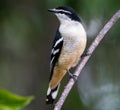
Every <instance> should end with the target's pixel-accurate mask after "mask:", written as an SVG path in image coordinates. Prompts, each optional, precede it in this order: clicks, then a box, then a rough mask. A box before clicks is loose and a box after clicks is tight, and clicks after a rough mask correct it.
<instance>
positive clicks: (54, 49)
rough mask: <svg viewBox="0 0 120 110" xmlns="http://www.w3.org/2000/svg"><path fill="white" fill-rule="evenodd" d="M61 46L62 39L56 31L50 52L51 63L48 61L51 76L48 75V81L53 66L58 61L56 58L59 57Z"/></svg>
mask: <svg viewBox="0 0 120 110" xmlns="http://www.w3.org/2000/svg"><path fill="white" fill-rule="evenodd" d="M62 46H63V37H62V36H61V34H60V32H59V31H58V30H57V32H56V36H55V39H54V42H53V47H52V51H51V61H50V72H51V75H50V79H51V77H52V74H53V69H54V66H55V64H56V62H57V61H58V58H59V56H60V53H61V50H62Z"/></svg>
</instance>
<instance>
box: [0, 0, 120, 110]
mask: <svg viewBox="0 0 120 110" xmlns="http://www.w3.org/2000/svg"><path fill="white" fill-rule="evenodd" d="M61 5H68V6H71V7H72V8H74V9H75V10H76V12H77V13H78V14H79V16H81V18H82V21H83V25H84V27H85V29H86V31H87V36H88V44H87V46H89V45H90V43H91V42H92V40H93V39H94V37H96V35H97V34H98V32H99V31H100V29H101V28H102V27H103V26H104V24H105V23H106V22H107V21H108V20H109V18H110V17H111V16H112V15H113V14H114V13H115V12H116V11H117V10H118V9H120V0H115V1H114V0H1V1H0V88H4V89H6V90H9V91H11V92H12V93H15V94H19V95H23V96H24V95H25V96H27V95H34V96H35V100H34V101H33V102H32V103H31V104H30V105H29V106H28V107H26V108H25V109H24V110H53V106H52V105H51V106H47V105H46V104H45V98H46V91H47V87H48V79H49V74H50V73H49V61H50V51H51V47H52V41H53V39H54V35H55V31H56V29H57V27H58V25H59V22H58V20H57V18H56V17H55V16H54V15H52V14H51V13H49V12H48V11H47V9H49V8H54V7H57V6H61ZM119 42H120V21H118V22H117V23H116V24H115V25H114V26H113V27H112V29H111V30H110V31H109V32H108V33H107V35H106V37H105V38H104V40H103V41H102V42H101V44H100V45H99V46H98V47H97V49H96V51H95V52H94V53H93V55H92V57H91V58H90V60H89V62H88V63H87V65H86V66H85V68H84V70H83V71H82V73H81V75H80V77H79V80H78V81H77V83H76V85H75V86H74V87H73V89H72V91H71V92H70V94H69V96H68V98H67V100H66V102H65V103H64V106H63V108H62V110H120V86H119V85H120V43H119ZM68 79H69V78H68V76H66V77H65V78H64V80H63V82H62V84H61V89H60V92H59V96H60V94H61V92H62V90H63V88H64V85H65V84H66V83H67V81H68Z"/></svg>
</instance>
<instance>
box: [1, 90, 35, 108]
mask: <svg viewBox="0 0 120 110" xmlns="http://www.w3.org/2000/svg"><path fill="white" fill-rule="evenodd" d="M33 98H34V97H33V96H28V97H22V96H18V95H15V94H12V93H10V92H8V91H6V90H4V89H0V110H21V109H22V108H23V107H25V106H27V105H28V104H29V103H30V102H31V101H32V100H33Z"/></svg>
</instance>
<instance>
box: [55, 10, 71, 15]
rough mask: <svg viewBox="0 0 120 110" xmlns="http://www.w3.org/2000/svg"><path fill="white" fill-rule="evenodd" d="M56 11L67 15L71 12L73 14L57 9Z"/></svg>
mask: <svg viewBox="0 0 120 110" xmlns="http://www.w3.org/2000/svg"><path fill="white" fill-rule="evenodd" d="M56 13H60V14H66V15H70V14H71V13H69V12H65V11H56Z"/></svg>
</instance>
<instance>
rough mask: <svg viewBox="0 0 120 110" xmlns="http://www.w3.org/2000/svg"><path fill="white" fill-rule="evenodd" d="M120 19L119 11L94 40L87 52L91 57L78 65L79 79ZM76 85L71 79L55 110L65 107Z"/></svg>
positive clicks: (76, 73)
mask: <svg viewBox="0 0 120 110" xmlns="http://www.w3.org/2000/svg"><path fill="white" fill-rule="evenodd" d="M119 18H120V10H118V11H117V12H116V13H115V14H114V15H113V16H112V18H111V19H110V20H109V21H108V22H107V24H106V25H105V26H104V27H103V29H102V30H101V31H100V32H99V34H98V35H97V37H96V38H95V39H94V41H93V42H92V44H91V45H90V47H89V48H88V50H87V54H90V55H88V56H86V57H84V58H82V59H81V62H80V64H79V65H78V67H77V69H76V70H75V72H74V75H76V76H77V78H78V76H79V75H80V73H81V71H82V69H83V67H84V66H85V64H86V63H87V61H88V60H89V58H90V56H91V55H92V53H93V52H94V50H95V49H96V47H97V46H98V45H99V43H100V42H101V40H102V39H103V38H104V36H105V34H106V33H107V32H108V31H109V30H110V28H111V27H112V26H113V25H114V24H115V23H116V21H117V20H118V19H119ZM74 83H75V81H74V80H73V79H72V78H71V79H70V80H69V82H68V84H67V85H66V87H65V89H64V91H63V92H62V95H61V97H60V98H59V100H58V102H57V103H56V104H55V107H54V110H61V108H62V106H63V104H64V102H65V99H66V98H67V96H68V94H69V92H70V90H71V89H72V87H73V85H74Z"/></svg>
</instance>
